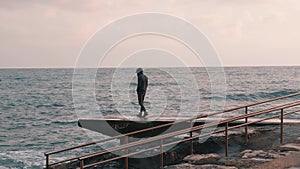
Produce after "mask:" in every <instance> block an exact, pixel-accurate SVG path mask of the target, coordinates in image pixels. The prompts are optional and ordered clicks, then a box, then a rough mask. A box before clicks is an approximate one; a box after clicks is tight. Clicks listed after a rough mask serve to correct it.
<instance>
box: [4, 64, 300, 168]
mask: <svg viewBox="0 0 300 169" xmlns="http://www.w3.org/2000/svg"><path fill="white" fill-rule="evenodd" d="M120 72H121V73H119V74H117V75H116V79H117V80H114V78H112V77H113V75H115V74H114V73H115V69H113V68H101V69H98V71H97V74H96V76H95V89H94V90H93V93H95V96H94V97H95V101H96V103H97V105H98V110H99V112H101V113H102V114H103V115H112V114H124V115H135V114H137V113H138V111H139V110H138V109H139V106H138V104H137V98H136V94H135V88H136V77H135V70H134V69H130V68H124V69H121V71H120ZM144 73H145V74H146V75H147V76H148V78H149V87H148V91H147V95H146V98H145V106H146V108H147V109H148V111H149V113H150V114H152V115H156V116H160V115H164V116H174V115H177V114H178V112H179V111H180V110H181V108H182V107H195V105H196V107H197V108H198V109H199V112H198V113H200V114H201V111H207V110H208V109H209V108H210V105H211V102H212V101H217V102H218V101H220V100H223V99H225V98H226V103H225V105H224V108H230V107H235V106H240V105H244V104H248V103H254V102H258V101H262V100H266V99H271V98H275V97H279V96H283V95H288V94H292V93H296V92H299V91H300V85H299V84H300V67H292V66H290V67H288V66H287V67H225V68H224V77H225V79H226V86H225V88H226V93H217V94H216V95H214V96H212V93H214V90H215V89H214V88H212V85H211V78H212V76H210V75H208V74H207V71H206V69H205V68H190V69H188V71H187V69H186V68H185V69H184V68H166V69H163V70H162V69H160V68H156V69H153V68H152V69H145V71H144ZM119 75H120V77H119ZM122 77H129V80H128V79H126V78H124V79H122ZM189 77H192V80H191V79H189ZM72 78H73V69H0V91H1V95H0V97H1V98H0V115H1V118H0V169H7V168H9V169H19V168H20V169H23V168H30V169H31V168H32V169H38V168H43V167H44V165H45V157H44V153H45V152H49V151H53V150H58V149H62V148H66V147H69V146H75V145H78V144H81V143H85V142H88V141H91V138H89V137H88V135H87V134H86V132H85V131H84V130H83V129H81V128H79V127H78V126H77V120H78V118H81V117H83V116H84V117H85V115H88V114H89V112H87V111H88V110H87V109H88V105H89V104H88V103H82V104H83V105H84V104H86V105H87V106H83V107H77V106H74V104H73V96H74V95H73V93H72V86H74V84H72ZM83 82H84V81H83ZM179 84H180V85H179ZM181 85H182V86H181ZM222 85H223V87H224V84H222ZM184 90H185V91H184ZM182 93H184V94H182ZM81 94H82V98H85V94H88V93H81ZM187 96H188V97H187ZM195 99H196V100H197V99H198V100H197V102H198V103H196V104H195V101H194V100H195ZM293 99H299V97H298V98H292V100H293ZM82 101H84V99H82ZM218 108H222V107H217V109H218ZM75 109H76V111H75ZM76 112H77V113H76ZM99 112H94V114H92V115H93V116H97V113H99ZM85 113H86V114H85ZM189 113H197V112H193V111H191V112H187V111H184V112H183V113H182V115H183V116H184V115H187V116H189V115H190V114H189ZM236 113H241V112H236ZM232 115H234V114H232ZM287 118H293V119H300V114H292V115H289V116H288V117H287ZM99 135H100V134H99ZM99 137H100V138H101V136H99ZM55 158H57V159H59V158H61V157H59V156H57V157H55ZM54 160H55V159H54Z"/></svg>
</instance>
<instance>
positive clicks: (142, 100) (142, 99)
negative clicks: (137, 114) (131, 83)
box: [137, 92, 146, 112]
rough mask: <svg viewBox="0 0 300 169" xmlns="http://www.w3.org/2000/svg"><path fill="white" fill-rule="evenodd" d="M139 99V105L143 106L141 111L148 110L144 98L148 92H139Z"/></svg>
mask: <svg viewBox="0 0 300 169" xmlns="http://www.w3.org/2000/svg"><path fill="white" fill-rule="evenodd" d="M137 94H138V99H139V105H140V106H141V110H140V111H141V112H142V111H144V112H145V111H146V109H145V106H144V98H145V95H146V92H138V93H137Z"/></svg>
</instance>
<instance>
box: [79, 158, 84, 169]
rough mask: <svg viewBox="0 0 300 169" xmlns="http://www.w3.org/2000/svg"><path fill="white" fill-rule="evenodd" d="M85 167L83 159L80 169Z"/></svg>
mask: <svg viewBox="0 0 300 169" xmlns="http://www.w3.org/2000/svg"><path fill="white" fill-rule="evenodd" d="M83 168H84V160H83V159H81V161H80V169H83Z"/></svg>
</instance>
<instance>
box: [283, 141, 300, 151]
mask: <svg viewBox="0 0 300 169" xmlns="http://www.w3.org/2000/svg"><path fill="white" fill-rule="evenodd" d="M280 148H284V150H286V149H288V151H300V145H299V144H295V143H289V144H285V145H282V146H280Z"/></svg>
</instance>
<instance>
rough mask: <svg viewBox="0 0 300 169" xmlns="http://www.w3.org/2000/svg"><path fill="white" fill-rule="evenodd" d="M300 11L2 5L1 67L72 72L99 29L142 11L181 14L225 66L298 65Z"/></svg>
mask: <svg viewBox="0 0 300 169" xmlns="http://www.w3.org/2000/svg"><path fill="white" fill-rule="evenodd" d="M299 7H300V1H298V0H243V1H241V0H201V1H198V0H187V1H179V0H178V1H176V0H164V1H161V0H143V1H140V0H132V1H128V0H126V1H125V0H121V1H109V0H108V1H99V0H89V1H85V0H57V1H38V0H27V1H13V0H1V1H0V20H1V27H0V36H1V40H0V68H13V67H74V66H75V62H76V58H77V56H78V54H79V52H80V50H81V48H82V47H83V46H84V44H85V43H86V41H87V40H88V39H89V38H90V37H91V36H92V35H93V34H94V33H95V32H96V31H97V30H99V29H100V28H102V27H103V26H105V25H107V24H109V23H111V22H112V21H114V20H117V19H119V18H121V17H124V16H128V15H133V14H137V13H144V12H156V13H164V14H169V15H173V16H177V17H180V18H183V19H185V20H186V21H188V22H190V23H191V24H193V25H194V26H196V27H197V28H198V29H199V30H201V31H202V32H203V33H204V34H205V35H206V36H207V37H208V39H209V40H210V41H211V42H212V44H213V45H214V47H215V49H216V51H217V52H218V54H219V57H220V62H221V63H222V64H223V65H224V66H282V65H297V66H299V65H300V56H299V55H300V22H299V16H300V8H299ZM144 38H145V39H135V41H136V42H135V43H139V42H141V41H148V42H149V41H150V42H152V44H157V43H155V39H154V40H153V41H151V38H153V37H144ZM137 40H139V42H138V41H137ZM163 41H165V43H167V44H170V43H173V42H170V40H161V43H163ZM126 43H127V46H128V45H130V44H131V43H133V44H134V42H130V41H128V42H126ZM139 44H140V43H139ZM174 45H175V46H176V44H174ZM123 46H124V44H123ZM149 46H150V47H151V43H149V44H147V47H149ZM154 46H155V45H154ZM177 46H178V44H177ZM121 47H122V46H121ZM121 47H120V48H121ZM155 47H157V46H155ZM160 47H161V48H167V49H168V50H172V48H168V47H166V46H164V45H163V44H162V45H161V46H160ZM117 49H118V48H116V51H112V53H111V54H110V56H108V59H107V60H105V61H104V62H103V66H117V65H118V62H117V61H116V59H115V58H113V57H114V56H113V55H115V56H116V55H122V52H118V50H117ZM176 49H177V50H178V51H179V50H180V47H179V46H178V47H176ZM123 50H124V49H123ZM183 50H184V49H183ZM120 51H121V49H120ZM170 52H172V51H170ZM142 53H143V52H142ZM144 53H147V52H144ZM154 53H157V51H156V52H154ZM183 53H184V52H182V55H180V57H181V58H180V59H182V60H186V63H187V65H188V66H197V65H199V64H198V63H196V62H195V61H194V60H193V59H190V58H188V56H187V55H185V54H183ZM165 54H166V52H164V54H162V55H161V56H160V57H161V58H162V60H163V57H164V56H166V55H165ZM148 55H149V53H148V54H147V56H148ZM158 55H159V54H158ZM121 57H123V56H121ZM124 57H125V56H124ZM145 57H146V55H145ZM167 58H168V57H166V60H167ZM117 59H122V58H118V57H117ZM123 59H124V58H123Z"/></svg>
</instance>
